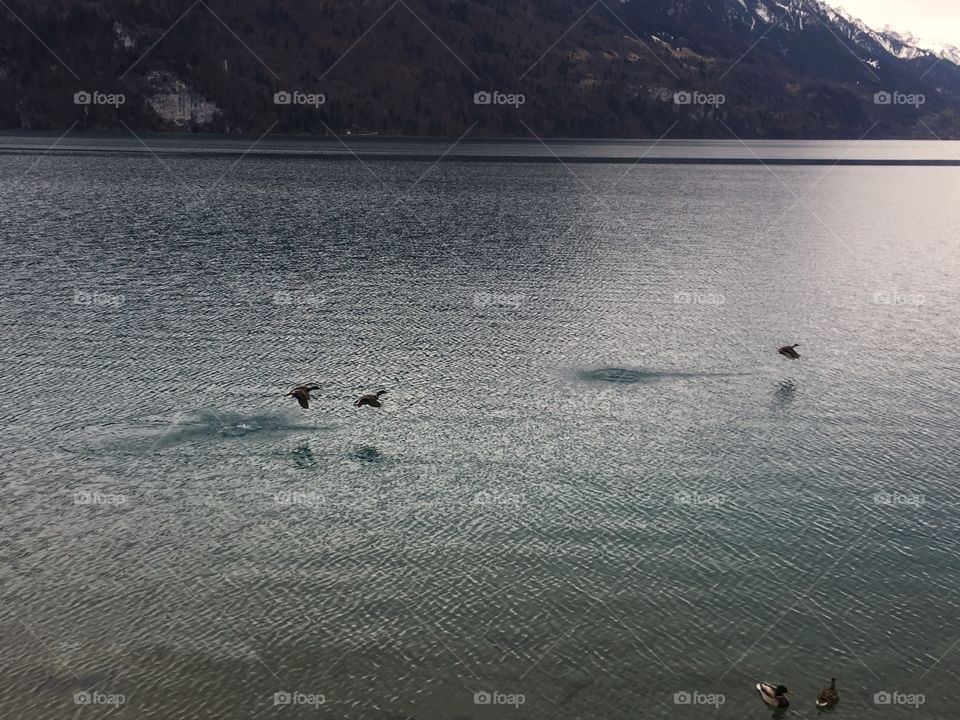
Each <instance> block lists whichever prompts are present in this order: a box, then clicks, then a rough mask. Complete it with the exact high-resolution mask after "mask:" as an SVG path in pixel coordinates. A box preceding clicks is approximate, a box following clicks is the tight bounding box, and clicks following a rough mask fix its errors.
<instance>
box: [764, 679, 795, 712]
mask: <svg viewBox="0 0 960 720" xmlns="http://www.w3.org/2000/svg"><path fill="white" fill-rule="evenodd" d="M757 692H758V693H760V697H761V698H762V699H763V701H764V702H765V703H766V704H767V705H770V706H771V707H779V708H785V707H787V706H788V705H790V701H789V700H788V699H787V693H789V692H790V691H789V690H787V688H786V687H785V686H783V685H771V684H770V683H765V682H758V683H757Z"/></svg>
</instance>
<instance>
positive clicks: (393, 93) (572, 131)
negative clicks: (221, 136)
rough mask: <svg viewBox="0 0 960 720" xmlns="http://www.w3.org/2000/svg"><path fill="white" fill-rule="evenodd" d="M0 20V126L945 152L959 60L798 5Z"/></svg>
mask: <svg viewBox="0 0 960 720" xmlns="http://www.w3.org/2000/svg"><path fill="white" fill-rule="evenodd" d="M8 5H9V10H2V9H0V38H2V39H3V42H2V44H0V126H2V127H7V128H22V127H30V128H36V129H43V128H48V129H57V128H63V129H66V128H67V127H70V126H71V125H72V124H73V123H74V122H76V123H78V127H80V128H86V129H100V128H119V129H122V128H123V127H124V125H126V126H128V127H130V128H134V129H139V130H192V131H195V132H206V131H210V132H250V133H261V132H263V131H265V130H266V129H267V128H270V127H273V128H274V130H273V131H274V132H311V133H328V132H336V133H346V132H354V133H356V132H378V133H382V134H407V135H449V136H459V135H460V134H462V133H463V132H465V131H466V130H467V129H468V128H471V130H470V132H471V134H472V135H516V136H522V135H529V134H530V132H531V131H532V132H535V133H536V134H538V135H542V136H580V137H584V136H595V137H610V136H620V137H659V136H661V135H663V134H664V133H667V132H669V133H670V136H671V137H732V136H734V135H736V136H739V137H771V138H777V137H825V138H830V137H853V138H859V137H861V136H862V135H864V133H869V137H871V138H881V137H922V138H932V137H933V136H934V135H936V136H939V137H942V138H946V137H958V136H960V114H958V111H960V65H958V60H960V52H958V51H957V50H956V49H954V48H949V47H942V48H923V47H921V46H920V45H921V44H920V43H918V41H916V39H915V38H912V37H911V36H909V34H900V33H897V32H895V31H893V30H891V29H889V28H887V29H884V30H879V31H878V30H874V29H871V28H869V27H868V26H866V25H865V24H864V23H862V22H860V21H859V20H857V19H856V18H854V17H851V16H850V15H848V14H846V13H844V12H842V11H839V10H835V9H833V8H831V7H829V6H827V5H825V4H823V3H821V2H817V1H816V0H619V1H615V0H606V1H605V2H601V3H594V2H592V1H590V0H549V1H548V0H405V2H404V3H394V2H393V1H392V0H364V1H363V2H345V1H344V0H336V1H334V0H233V1H231V2H229V3H228V2H224V0H208V1H205V2H201V3H193V2H192V0H190V1H188V0H138V1H136V2H129V1H128V0H99V1H92V0H31V1H30V2H26V0H10V1H9V2H8ZM487 97H489V102H483V101H482V100H483V99H485V98H487ZM121 98H122V101H121ZM478 98H479V100H478ZM501 98H503V100H502V101H501ZM521 98H522V102H521Z"/></svg>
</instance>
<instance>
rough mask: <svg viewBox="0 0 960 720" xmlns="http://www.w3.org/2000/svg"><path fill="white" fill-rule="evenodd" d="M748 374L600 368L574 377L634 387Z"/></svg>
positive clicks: (581, 371)
mask: <svg viewBox="0 0 960 720" xmlns="http://www.w3.org/2000/svg"><path fill="white" fill-rule="evenodd" d="M749 374H750V373H718V372H684V371H673V370H643V369H640V368H620V367H601V368H594V369H591V370H579V371H577V373H576V375H577V378H578V379H580V380H584V381H586V382H596V383H616V384H622V385H634V384H637V383H652V382H658V381H660V380H696V379H699V378H711V377H735V376H740V375H749Z"/></svg>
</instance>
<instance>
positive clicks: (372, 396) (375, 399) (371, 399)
mask: <svg viewBox="0 0 960 720" xmlns="http://www.w3.org/2000/svg"><path fill="white" fill-rule="evenodd" d="M386 393H387V391H386V390H378V391H377V392H375V393H368V394H367V395H364V396H363V397H361V398H360V399H359V400H357V401H356V402H355V403H354V405H356V406H357V407H363V406H364V405H369V406H370V407H375V408H378V407H382V406H383V403H382V402H380V396H381V395H386Z"/></svg>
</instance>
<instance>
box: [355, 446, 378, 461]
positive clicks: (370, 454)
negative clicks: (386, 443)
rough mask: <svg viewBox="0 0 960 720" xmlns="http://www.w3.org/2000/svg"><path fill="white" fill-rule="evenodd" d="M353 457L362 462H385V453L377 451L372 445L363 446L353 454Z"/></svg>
mask: <svg viewBox="0 0 960 720" xmlns="http://www.w3.org/2000/svg"><path fill="white" fill-rule="evenodd" d="M351 457H352V458H353V459H354V460H361V461H362V462H381V461H383V453H381V452H380V451H379V450H377V449H376V448H375V447H373V446H372V445H362V446H361V447H358V448H357V449H356V450H354V451H353V453H351Z"/></svg>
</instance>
